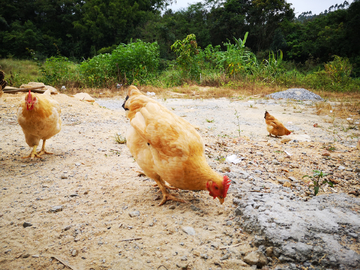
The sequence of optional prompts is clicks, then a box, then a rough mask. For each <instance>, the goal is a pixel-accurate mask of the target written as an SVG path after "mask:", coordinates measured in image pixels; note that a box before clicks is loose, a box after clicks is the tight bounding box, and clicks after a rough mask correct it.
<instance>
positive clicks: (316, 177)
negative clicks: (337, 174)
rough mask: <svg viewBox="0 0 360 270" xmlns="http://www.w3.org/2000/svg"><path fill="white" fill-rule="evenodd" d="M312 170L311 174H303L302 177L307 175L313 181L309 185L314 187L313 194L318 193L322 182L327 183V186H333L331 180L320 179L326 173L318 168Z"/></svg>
mask: <svg viewBox="0 0 360 270" xmlns="http://www.w3.org/2000/svg"><path fill="white" fill-rule="evenodd" d="M313 172H314V173H313V175H304V176H303V178H305V177H308V178H310V179H311V180H312V181H313V184H311V185H309V187H313V188H314V196H316V195H317V194H318V193H319V189H320V187H321V185H323V184H328V185H329V186H331V187H333V183H332V182H331V181H329V180H326V179H324V180H322V179H321V178H323V177H325V176H326V175H327V174H326V173H324V172H323V171H320V170H313Z"/></svg>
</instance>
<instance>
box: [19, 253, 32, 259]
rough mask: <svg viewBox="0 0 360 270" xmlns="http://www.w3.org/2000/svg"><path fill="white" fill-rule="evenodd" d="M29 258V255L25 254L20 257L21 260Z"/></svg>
mask: <svg viewBox="0 0 360 270" xmlns="http://www.w3.org/2000/svg"><path fill="white" fill-rule="evenodd" d="M29 257H30V254H29V253H25V254H23V255H21V258H24V259H26V258H29Z"/></svg>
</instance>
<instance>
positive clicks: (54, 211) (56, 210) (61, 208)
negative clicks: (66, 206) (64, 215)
mask: <svg viewBox="0 0 360 270" xmlns="http://www.w3.org/2000/svg"><path fill="white" fill-rule="evenodd" d="M62 210H63V207H62V205H57V206H54V207H52V208H51V209H50V210H49V211H50V212H51V213H56V212H60V211H62Z"/></svg>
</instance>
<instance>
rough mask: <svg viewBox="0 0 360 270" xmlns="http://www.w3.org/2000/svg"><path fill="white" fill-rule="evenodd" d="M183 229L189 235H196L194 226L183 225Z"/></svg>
mask: <svg viewBox="0 0 360 270" xmlns="http://www.w3.org/2000/svg"><path fill="white" fill-rule="evenodd" d="M181 229H182V230H183V231H184V232H185V233H187V234H188V235H195V234H196V233H195V230H194V228H192V227H188V226H183V227H181Z"/></svg>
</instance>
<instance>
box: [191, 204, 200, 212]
mask: <svg viewBox="0 0 360 270" xmlns="http://www.w3.org/2000/svg"><path fill="white" fill-rule="evenodd" d="M190 208H191V210H193V211H201V209H200V208H199V207H196V206H195V205H193V204H192V205H191V206H190Z"/></svg>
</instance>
